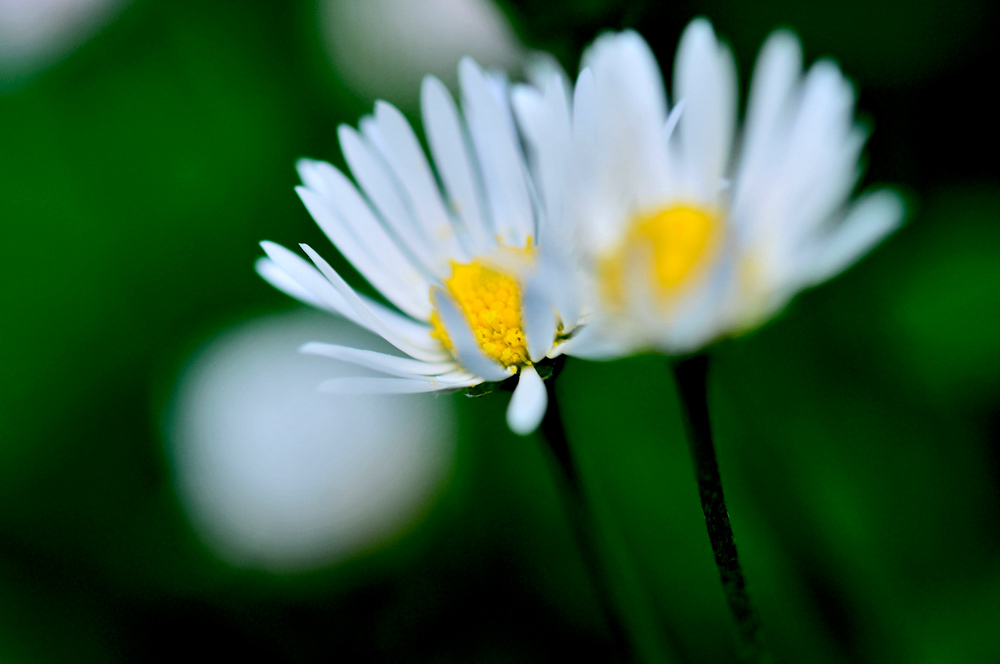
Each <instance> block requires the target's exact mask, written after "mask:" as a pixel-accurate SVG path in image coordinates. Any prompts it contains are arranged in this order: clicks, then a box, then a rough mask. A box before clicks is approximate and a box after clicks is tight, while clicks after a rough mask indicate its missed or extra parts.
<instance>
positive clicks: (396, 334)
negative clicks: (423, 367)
mask: <svg viewBox="0 0 1000 664" xmlns="http://www.w3.org/2000/svg"><path fill="white" fill-rule="evenodd" d="M300 246H301V247H302V249H303V251H305V252H306V253H307V254H308V255H309V258H311V259H312V261H313V263H314V264H315V265H316V267H317V268H319V270H320V272H321V273H322V274H323V276H324V277H326V279H327V281H328V283H330V284H331V285H332V287H333V288H334V289H336V292H337V293H338V294H339V295H340V297H341V298H342V299H343V301H344V302H345V303H346V306H347V308H348V309H349V311H350V312H351V313H352V315H353V318H352V320H354V321H355V322H357V323H358V324H359V325H361V326H363V327H364V328H366V329H368V330H371V331H372V332H374V333H376V334H378V335H380V336H381V337H382V338H383V339H385V340H386V341H388V342H389V343H390V344H392V345H393V346H395V347H396V348H398V349H399V350H401V351H403V352H404V353H406V354H407V355H410V356H411V357H415V358H417V359H421V360H426V361H428V362H437V361H440V360H443V359H445V357H446V355H445V354H444V352H438V351H436V350H432V349H431V348H428V347H427V346H428V345H429V344H428V342H429V341H430V340H429V339H414V338H410V337H407V336H405V335H404V333H403V332H402V331H401V330H400V329H399V328H397V327H395V326H394V325H393V324H392V321H391V320H389V319H387V318H385V317H383V316H380V315H378V313H376V311H375V310H374V309H372V308H371V307H368V306H366V305H365V303H364V301H363V300H362V299H361V298H360V297H359V296H358V294H357V293H356V292H354V289H353V288H351V287H350V286H349V285H348V284H347V282H346V281H344V279H343V277H341V276H340V275H339V274H337V271H336V270H334V269H333V268H332V267H331V266H330V264H329V263H327V262H326V260H324V259H323V257H322V256H320V255H319V254H317V253H316V252H315V251H314V250H313V249H312V247H309V246H308V245H305V244H303V245H300Z"/></svg>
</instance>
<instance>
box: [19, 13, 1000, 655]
mask: <svg viewBox="0 0 1000 664" xmlns="http://www.w3.org/2000/svg"><path fill="white" fill-rule="evenodd" d="M502 7H503V8H504V10H505V11H506V13H507V15H508V17H509V18H510V20H511V22H512V23H513V25H514V27H515V29H516V30H517V32H518V34H519V36H520V38H521V39H522V40H523V41H524V42H525V44H527V45H528V46H530V47H532V48H538V49H542V50H548V51H551V52H553V53H554V54H555V55H556V56H557V57H558V58H559V59H560V60H561V62H562V63H563V64H564V66H565V67H566V68H567V70H568V71H570V72H571V74H575V72H576V63H577V62H578V59H579V54H580V52H581V50H582V48H583V47H584V46H585V45H586V44H587V43H589V42H590V41H591V40H592V39H593V37H594V36H596V34H598V33H599V32H600V31H601V30H604V29H617V28H622V27H634V28H635V29H637V30H639V31H640V32H641V33H642V34H643V35H644V36H645V37H646V39H647V40H648V41H649V42H650V44H651V45H652V47H653V48H654V50H655V51H656V53H657V56H658V57H659V59H660V63H661V66H662V67H663V68H664V70H665V72H666V75H667V77H668V79H669V72H670V69H671V67H672V61H673V53H674V50H675V48H676V43H677V39H678V37H679V35H680V32H681V30H682V29H683V27H684V26H685V25H686V23H687V22H688V21H689V20H690V19H691V18H692V17H694V16H696V15H699V14H704V15H707V16H708V17H709V18H711V19H712V21H713V23H714V25H715V28H716V30H717V32H718V33H719V34H720V36H721V37H722V38H723V39H725V40H727V41H728V42H729V43H730V44H731V45H732V47H733V50H734V53H735V55H736V60H737V63H738V67H739V71H740V75H741V85H742V86H743V88H744V90H745V88H746V79H747V73H748V72H749V71H750V68H751V66H752V63H753V59H754V57H755V55H756V51H757V49H758V48H759V47H760V45H761V43H763V40H764V39H765V37H766V36H767V34H768V33H769V32H770V31H771V30H772V29H774V28H776V27H779V26H787V27H791V28H793V29H794V30H795V31H796V32H797V33H798V34H799V36H800V37H801V39H802V41H803V46H804V51H805V54H806V56H807V61H808V62H812V61H813V60H814V59H815V58H817V57H822V56H828V55H829V56H833V57H835V59H836V60H837V61H838V62H839V63H840V64H841V66H842V67H843V69H844V70H845V72H846V73H847V74H848V76H850V77H851V79H852V80H853V81H854V82H855V83H856V85H857V87H858V91H859V117H860V118H861V119H862V120H863V121H865V122H866V123H868V124H869V125H870V126H871V127H872V129H873V133H872V137H871V140H870V142H869V145H868V150H867V170H866V175H865V177H864V179H863V185H864V186H870V185H873V184H887V183H890V184H895V185H897V186H898V187H899V188H900V190H901V191H903V192H904V194H905V196H906V197H907V200H908V204H909V217H908V221H907V223H906V225H905V227H904V228H903V229H902V230H900V231H899V232H898V233H897V234H896V235H895V236H894V237H892V238H890V239H889V240H888V241H886V242H885V243H884V245H883V246H881V247H879V248H878V249H876V250H875V251H874V252H872V254H871V255H870V256H868V257H866V258H865V259H863V260H862V261H861V262H860V263H859V264H858V265H857V266H856V267H854V268H852V269H851V270H850V271H849V272H847V273H845V274H844V275H843V276H842V277H840V278H838V279H836V280H834V281H833V282H831V283H829V284H826V285H823V286H821V287H819V288H817V289H814V290H813V291H811V292H808V293H805V294H803V295H802V296H800V297H799V298H798V299H797V300H796V301H795V302H794V303H793V304H792V306H790V307H789V308H788V310H787V311H785V312H784V313H783V314H782V315H781V316H779V317H778V318H777V319H776V320H774V321H772V322H770V323H769V324H768V325H766V326H765V327H763V328H762V329H760V330H757V331H756V332H754V333H752V334H750V335H748V336H746V337H743V338H739V339H734V340H729V341H726V342H723V343H721V344H719V345H717V346H716V347H715V348H713V349H712V355H713V358H712V373H711V375H710V380H711V393H710V398H711V405H712V407H713V422H714V424H715V426H716V428H717V432H718V440H717V444H718V454H719V458H720V464H721V467H722V473H723V477H724V479H725V480H726V481H727V482H728V485H727V491H728V494H729V507H730V513H731V516H732V519H733V524H734V529H735V531H736V537H737V542H738V544H739V546H740V551H741V555H742V556H743V558H744V561H745V567H746V570H747V574H748V578H749V580H750V584H751V591H752V592H753V594H754V596H755V598H756V600H757V603H758V604H759V606H760V611H761V614H762V617H763V621H764V623H765V625H766V629H767V632H768V638H769V641H770V643H771V645H772V647H773V650H774V652H775V654H776V658H777V659H778V661H782V662H784V661H787V662H800V661H801V662H817V663H823V662H830V663H834V662H879V663H886V662H890V663H891V662H928V663H930V662H970V663H972V662H996V661H1000V630H998V629H997V625H998V624H1000V455H998V451H997V443H996V440H997V435H998V432H1000V408H998V406H1000V326H998V320H1000V316H998V315H997V312H998V311H1000V188H998V186H997V183H998V180H1000V178H998V160H997V157H996V155H997V154H998V148H1000V146H998V142H997V129H996V104H995V102H990V101H988V100H989V99H991V98H992V97H991V94H990V93H991V92H992V88H993V87H994V86H995V79H996V66H997V63H998V58H997V48H998V46H997V40H996V39H995V31H996V28H997V25H998V21H997V8H996V5H995V4H994V3H990V2H986V1H985V0H949V1H947V2H945V1H944V0H925V1H922V2H903V1H902V0H890V1H888V2H866V1H862V0H847V1H841V2H817V3H802V2H792V1H791V0H778V1H775V2H737V1H736V0H713V1H708V2H699V3H694V2H671V3H659V2H652V1H646V2H642V1H636V2H612V1H610V0H548V1H546V2H542V1H541V0H508V1H506V2H503V3H502ZM368 110H369V105H368V101H367V100H364V101H363V100H359V99H356V98H353V97H352V96H351V94H350V93H349V91H347V89H346V88H345V87H344V86H343V85H342V84H341V83H340V82H339V81H338V79H337V76H336V74H335V73H334V72H332V71H331V70H330V66H329V64H328V62H327V61H326V60H325V58H324V55H323V52H322V48H321V46H320V44H319V37H318V28H317V26H316V9H315V6H314V5H313V3H311V2H298V3H264V2H256V3H247V2H235V1H233V2H221V1H220V2H195V1H194V0H175V1H173V2H161V1H154V0H138V1H136V2H135V3H134V4H132V5H131V6H130V7H128V8H126V9H125V10H124V11H123V13H122V14H121V16H120V17H119V18H118V19H117V20H116V21H115V22H114V23H113V24H112V25H110V26H108V27H107V28H106V29H104V30H102V31H101V33H100V34H99V35H97V37H96V38H94V39H93V40H91V41H89V42H88V43H86V44H85V45H83V46H82V47H81V48H80V49H79V50H77V51H76V52H75V53H73V54H71V55H70V56H69V57H67V58H66V59H65V60H64V61H62V62H61V63H59V64H57V65H54V66H53V67H51V68H50V69H48V70H47V71H44V72H42V73H41V74H39V75H38V76H37V77H35V78H34V79H32V80H30V81H27V82H24V83H19V84H18V85H16V86H13V85H11V86H8V87H4V88H0V239H2V247H3V260H0V312H2V313H0V316H2V318H0V321H2V322H0V367H2V373H0V375H2V377H3V380H2V381H0V660H3V661H12V662H49V661H52V662H56V661H60V662H62V661H74V662H87V661H109V660H110V661H150V660H154V661H155V660H160V659H176V658H182V657H185V656H190V654H191V653H192V652H199V653H202V654H206V655H218V656H225V657H240V656H242V657H246V658H248V659H258V658H260V659H263V658H267V659H270V660H272V661H327V660H332V659H339V660H341V661H387V662H388V661H427V662H431V661H433V662H451V661H454V662H465V661H477V662H479V661H482V662H506V661H511V662H515V661H516V662H546V661H555V660H556V659H560V660H561V659H567V658H569V659H577V660H580V661H600V660H602V659H606V658H607V657H608V656H609V655H610V645H609V640H608V638H607V634H606V632H605V631H604V629H603V627H602V623H601V617H600V613H599V611H598V608H597V604H596V602H595V600H594V597H593V594H592V592H591V590H590V587H589V585H588V582H587V579H586V576H585V574H584V570H583V566H582V564H581V562H580V560H579V559H578V557H577V554H576V552H575V550H574V548H573V545H572V541H571V538H570V536H569V531H568V528H567V526H566V525H565V524H564V522H563V520H562V516H561V513H560V511H559V505H558V501H557V500H556V497H557V496H556V493H555V489H554V488H553V486H552V482H551V477H550V476H549V474H548V469H547V468H546V466H545V459H544V457H543V455H542V452H541V449H540V445H539V443H540V441H539V440H538V439H536V438H533V437H528V438H517V437H515V436H513V435H512V434H510V433H509V432H508V431H507V430H506V428H505V426H504V425H503V411H504V408H505V406H506V398H507V397H506V396H505V395H493V396H492V397H490V398H483V399H475V400H473V399H466V398H464V397H462V396H460V395H454V396H450V397H447V398H449V399H453V400H454V401H455V402H456V404H457V405H458V406H459V408H460V416H461V425H460V430H461V434H462V435H461V440H460V445H459V453H458V458H457V461H456V469H455V471H454V473H453V475H452V477H451V479H450V484H449V486H448V487H447V488H446V489H445V490H444V491H443V493H442V495H441V497H440V498H439V500H438V503H437V504H436V506H435V507H434V509H433V511H432V512H431V513H430V514H429V515H428V517H427V518H426V519H425V520H424V521H423V522H422V523H421V525H420V526H419V527H418V528H416V529H415V530H414V531H413V532H410V533H408V534H406V535H405V536H402V537H400V538H399V539H398V540H397V541H395V542H393V543H392V544H389V545H385V546H383V547H379V548H377V549H376V550H371V551H368V552H365V553H360V554H358V555H356V556H355V557H353V558H351V559H350V560H348V561H346V562H343V563H341V564H339V565H335V566H331V567H329V568H326V569H320V570H315V571H312V572H302V573H297V574H284V575H280V574H273V573H265V572H260V571H254V570H250V569H239V568H236V567H232V566H230V565H227V564H226V563H224V562H222V561H220V560H218V559H216V558H215V557H214V556H213V554H212V553H211V551H210V550H209V549H208V548H207V547H206V546H205V545H203V544H202V543H201V542H200V541H199V540H198V538H197V537H196V536H195V535H194V533H193V531H192V530H191V528H190V526H189V525H188V523H187V521H186V518H185V515H184V514H183V512H182V510H181V509H180V506H179V504H178V501H177V499H176V497H175V495H174V491H173V484H172V482H173V480H172V477H171V472H170V467H169V463H168V456H167V453H166V452H165V451H164V446H163V426H162V422H163V417H164V410H165V408H166V407H167V402H168V400H169V397H170V394H171V389H172V382H173V380H174V377H175V374H176V371H177V370H178V368H179V367H180V366H181V365H182V364H183V362H184V360H185V358H186V356H187V354H188V353H189V352H190V351H191V349H192V348H193V347H195V346H197V344H198V343H200V341H201V340H203V339H204V338H205V337H206V336H207V335H208V334H210V333H212V332H214V331H216V330H219V329H221V328H223V327H225V326H227V325H229V324H232V323H234V322H237V321H239V320H242V319H245V318H247V317H248V316H252V315H257V314H261V313H265V312H269V311H275V310H280V309H285V308H289V307H291V306H292V305H291V303H290V302H289V301H288V299H287V298H285V297H284V296H283V295H281V294H280V293H277V292H275V291H273V289H271V288H270V287H269V286H267V285H266V284H265V283H263V282H262V281H261V280H260V279H259V278H258V277H257V275H256V274H255V273H254V271H253V269H252V265H253V260H254V259H255V258H256V257H257V256H258V255H259V254H260V249H259V247H258V245H257V242H258V241H259V240H261V239H265V238H268V239H273V240H276V241H280V242H282V243H283V244H286V245H292V244H293V243H295V242H299V241H305V242H309V243H311V244H313V245H314V246H318V247H323V248H324V249H323V252H324V253H325V254H326V255H328V256H334V255H335V252H334V251H333V249H332V248H330V247H329V245H328V243H326V242H325V241H324V240H323V239H322V236H321V234H320V231H319V230H318V228H316V227H315V225H314V224H313V223H312V221H311V220H310V219H309V217H308V214H307V213H306V211H305V210H304V209H303V207H302V206H301V204H300V203H299V201H298V199H297V197H296V196H295V195H294V192H293V190H292V188H293V186H294V185H295V184H296V183H297V177H296V174H295V171H294V168H293V165H294V162H295V160H296V159H297V158H299V157H301V156H312V157H318V158H324V159H328V160H331V161H335V162H336V161H338V159H339V152H338V149H337V145H336V126H337V124H338V123H341V122H347V123H350V124H354V123H356V122H357V120H358V118H359V116H360V115H361V114H362V113H364V112H367V111H368ZM335 264H336V265H338V267H340V266H342V265H343V263H342V262H341V263H335ZM559 390H560V395H561V398H562V400H563V402H564V403H563V409H564V411H565V415H566V417H567V427H568V431H569V435H570V438H571V441H572V443H573V445H574V447H575V449H576V450H577V453H578V454H579V456H580V459H581V465H582V466H583V474H584V482H585V485H586V487H587V489H588V491H589V492H590V495H591V497H592V499H593V502H594V506H595V510H596V511H597V513H598V517H599V520H600V523H601V525H602V530H601V535H602V538H603V540H604V541H605V542H606V551H605V552H604V553H605V555H606V558H607V559H608V560H609V561H610V563H609V564H610V566H611V568H612V576H613V580H614V582H615V584H616V588H618V596H617V599H618V602H619V605H620V607H621V609H622V613H623V615H624V616H625V620H626V622H627V623H628V624H629V625H630V626H631V627H632V629H633V630H634V632H635V634H637V637H638V641H639V643H640V647H639V650H640V651H641V652H642V653H643V655H644V658H645V659H647V660H649V661H676V662H727V661H732V658H733V653H732V640H731V638H730V632H729V626H728V622H727V621H728V617H727V614H726V611H725V605H724V602H723V597H722V593H721V590H720V589H719V585H718V581H717V577H716V576H715V574H716V572H715V569H714V566H713V564H712V559H711V552H710V549H709V545H708V542H707V540H706V538H705V536H704V528H703V523H702V517H701V513H700V509H699V506H698V502H697V492H696V488H695V484H694V481H693V477H692V471H691V467H690V461H689V459H688V456H687V448H686V445H685V442H684V439H683V435H682V429H681V425H680V419H679V412H678V403H677V397H676V393H675V390H674V387H673V385H672V383H671V380H670V376H669V372H668V371H667V363H666V360H665V359H663V358H659V357H639V358H633V359H629V360H625V361H621V362H617V363H611V364H597V363H587V362H583V361H577V360H571V361H569V362H568V363H567V366H566V369H565V371H564V373H563V375H562V376H561V377H560V379H559ZM664 625H665V626H666V628H665V630H664V629H660V627H662V626H664Z"/></svg>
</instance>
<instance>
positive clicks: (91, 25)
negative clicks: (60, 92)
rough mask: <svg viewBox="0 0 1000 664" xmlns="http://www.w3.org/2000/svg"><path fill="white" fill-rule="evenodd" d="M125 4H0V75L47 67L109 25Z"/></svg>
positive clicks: (78, 0)
mask: <svg viewBox="0 0 1000 664" xmlns="http://www.w3.org/2000/svg"><path fill="white" fill-rule="evenodd" d="M124 5H125V0H0V75H2V76H3V77H4V78H5V79H6V78H19V77H21V76H24V75H26V74H29V73H31V72H34V71H36V70H38V69H41V68H43V67H45V66H47V65H50V64H52V63H54V62H56V61H58V60H59V59H61V58H62V57H64V56H65V55H67V54H68V53H70V52H71V51H72V50H73V49H75V48H77V47H78V46H80V45H81V44H83V43H84V42H85V41H86V40H87V39H89V38H90V37H91V36H93V35H94V33H96V32H97V31H98V30H100V29H101V28H102V27H104V26H105V25H107V24H108V23H110V22H111V20H112V19H113V18H114V17H115V16H116V15H117V13H118V11H119V10H120V9H121V8H122V7H123V6H124Z"/></svg>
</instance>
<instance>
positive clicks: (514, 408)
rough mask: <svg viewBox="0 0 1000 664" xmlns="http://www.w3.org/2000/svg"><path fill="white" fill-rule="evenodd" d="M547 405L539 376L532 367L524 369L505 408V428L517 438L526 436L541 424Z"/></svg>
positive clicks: (546, 396) (543, 387) (547, 399)
mask: <svg viewBox="0 0 1000 664" xmlns="http://www.w3.org/2000/svg"><path fill="white" fill-rule="evenodd" d="M548 405H549V397H548V395H547V394H546V393H545V383H544V382H543V381H542V378H541V376H539V375H538V372H537V371H535V368H534V367H524V368H523V369H521V375H520V377H519V378H518V379H517V387H516V388H514V394H513V396H511V398H510V405H509V406H507V426H509V427H510V430H511V431H513V432H514V433H516V434H518V435H519V436H527V435H528V434H529V433H531V432H533V431H534V430H535V429H537V428H538V425H539V424H541V423H542V418H543V417H545V409H546V408H547V407H548Z"/></svg>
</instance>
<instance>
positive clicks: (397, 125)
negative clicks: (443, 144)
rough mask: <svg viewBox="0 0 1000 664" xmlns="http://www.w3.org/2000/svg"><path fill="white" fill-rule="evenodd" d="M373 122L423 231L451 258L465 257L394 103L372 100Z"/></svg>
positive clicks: (423, 158)
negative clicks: (373, 106)
mask: <svg viewBox="0 0 1000 664" xmlns="http://www.w3.org/2000/svg"><path fill="white" fill-rule="evenodd" d="M375 122H376V123H377V124H378V128H379V130H380V135H381V137H382V140H383V141H384V144H385V148H384V153H383V155H384V157H385V159H386V161H387V162H388V163H389V166H390V167H392V170H393V172H394V173H395V175H396V178H397V179H398V180H399V182H400V184H401V185H402V186H403V189H404V190H405V192H406V194H407V195H408V196H409V199H410V202H411V203H412V205H413V212H414V216H415V219H416V221H417V222H418V223H419V224H420V225H421V227H422V228H423V234H424V235H425V236H426V237H427V238H429V239H430V241H431V242H432V243H433V244H434V245H439V246H440V247H441V249H440V250H441V251H443V252H444V253H446V254H448V256H449V257H450V258H452V259H453V260H458V261H460V262H462V261H465V260H466V258H467V257H466V255H465V252H464V250H463V249H462V247H461V245H460V244H459V243H458V238H457V237H456V234H455V228H454V227H453V226H452V223H451V218H450V217H449V215H448V212H447V211H446V210H445V207H444V203H443V202H442V200H441V192H440V191H439V190H438V186H437V183H436V182H435V180H434V175H433V174H432V173H431V169H430V165H429V164H428V163H427V157H426V156H425V155H424V151H423V149H422V148H421V147H420V143H419V141H418V140H417V137H416V135H415V134H414V133H413V129H411V128H410V124H409V123H408V122H407V121H406V118H404V117H403V114H402V113H400V112H399V111H398V110H397V109H396V107H395V106H393V105H392V104H389V103H386V102H383V101H380V102H376V104H375Z"/></svg>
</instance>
